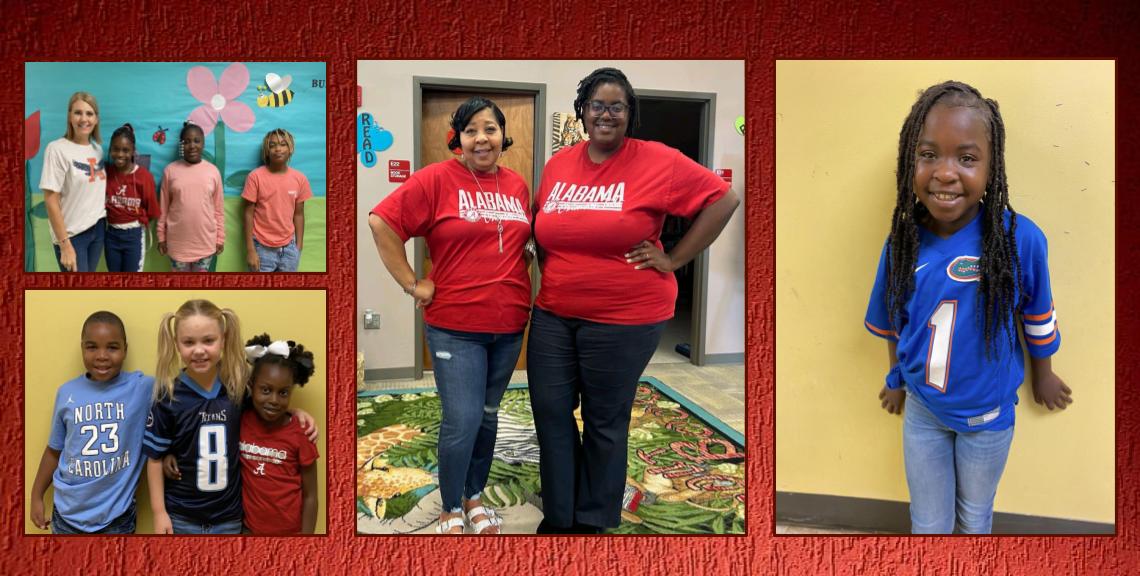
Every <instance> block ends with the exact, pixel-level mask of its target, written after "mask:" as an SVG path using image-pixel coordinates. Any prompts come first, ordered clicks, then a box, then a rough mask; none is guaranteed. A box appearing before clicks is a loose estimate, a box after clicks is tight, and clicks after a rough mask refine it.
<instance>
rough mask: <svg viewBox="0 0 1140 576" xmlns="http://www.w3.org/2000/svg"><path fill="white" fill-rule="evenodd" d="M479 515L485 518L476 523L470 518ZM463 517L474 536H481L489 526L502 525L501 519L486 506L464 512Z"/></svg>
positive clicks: (493, 510) (492, 509)
mask: <svg viewBox="0 0 1140 576" xmlns="http://www.w3.org/2000/svg"><path fill="white" fill-rule="evenodd" d="M480 515H482V516H485V518H484V519H482V520H480V521H478V522H475V521H474V520H472V518H474V517H476V516H480ZM463 517H464V518H465V519H467V523H468V524H470V525H471V530H472V531H473V532H474V533H475V534H483V531H484V530H486V529H487V528H490V527H491V526H502V525H503V518H502V517H501V516H499V515H498V514H496V513H495V509H494V508H487V507H486V506H476V507H474V508H472V509H470V510H464V511H463ZM487 536H494V534H487Z"/></svg>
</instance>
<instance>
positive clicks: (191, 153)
mask: <svg viewBox="0 0 1140 576" xmlns="http://www.w3.org/2000/svg"><path fill="white" fill-rule="evenodd" d="M205 138H206V137H205V133H204V132H202V128H201V127H199V126H197V125H196V124H193V123H191V122H186V123H184V124H183V126H182V134H181V135H180V136H179V142H180V143H179V147H180V148H181V150H182V159H181V160H178V161H176V162H171V163H170V164H169V165H167V166H166V170H163V172H162V190H161V194H160V198H161V202H162V215H161V216H159V218H158V251H159V253H160V254H162V255H163V256H167V255H169V256H170V265H171V268H172V269H173V270H174V271H175V272H208V271H209V270H210V262H211V261H212V260H213V258H214V256H216V255H219V254H221V253H222V249H223V248H224V247H225V243H226V213H225V207H224V204H223V199H222V194H223V189H222V175H221V173H219V172H218V169H217V168H216V167H215V166H214V165H213V164H210V163H209V162H206V161H204V160H203V159H202V150H203V148H204V147H205Z"/></svg>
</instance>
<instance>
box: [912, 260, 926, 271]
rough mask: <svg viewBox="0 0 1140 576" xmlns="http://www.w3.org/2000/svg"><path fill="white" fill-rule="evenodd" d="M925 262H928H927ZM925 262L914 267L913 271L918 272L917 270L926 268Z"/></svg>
mask: <svg viewBox="0 0 1140 576" xmlns="http://www.w3.org/2000/svg"><path fill="white" fill-rule="evenodd" d="M926 264H930V262H927V263H926ZM926 264H923V265H922V266H919V267H918V268H915V269H914V271H915V272H918V271H919V270H922V269H923V268H926Z"/></svg>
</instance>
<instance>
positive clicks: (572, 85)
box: [356, 60, 747, 369]
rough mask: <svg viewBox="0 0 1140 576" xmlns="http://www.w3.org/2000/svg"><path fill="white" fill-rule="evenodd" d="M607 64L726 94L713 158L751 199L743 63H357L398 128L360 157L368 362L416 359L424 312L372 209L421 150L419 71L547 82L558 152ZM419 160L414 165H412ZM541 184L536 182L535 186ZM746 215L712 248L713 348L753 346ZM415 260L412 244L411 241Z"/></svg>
mask: <svg viewBox="0 0 1140 576" xmlns="http://www.w3.org/2000/svg"><path fill="white" fill-rule="evenodd" d="M603 66H613V67H616V68H619V69H621V70H622V71H623V72H625V74H626V76H628V77H629V80H630V83H631V84H632V85H633V87H634V89H635V90H643V89H655V90H680V91H693V92H714V93H716V94H717V100H716V118H715V120H714V122H715V128H716V136H715V141H714V142H713V156H712V163H713V167H715V168H729V169H731V170H732V175H733V179H732V186H733V189H734V190H735V191H736V193H737V194H738V195H739V196H740V198H741V200H742V202H743V201H745V199H746V196H747V194H746V190H745V186H744V183H745V181H746V180H745V176H746V174H745V170H744V166H745V163H744V137H743V136H741V135H740V134H738V133H737V132H736V130H735V128H734V122H735V119H736V118H737V117H738V116H744V62H743V61H739V60H736V61H700V62H698V61H641V60H639V61H620V60H619V61H611V60H607V61H564V60H553V61H551V60H542V61H408V60H394V61H393V60H385V61H364V60H361V61H359V62H358V63H357V84H359V85H360V86H361V87H362V89H363V99H362V100H363V106H361V107H359V108H357V110H356V111H357V113H358V114H359V113H362V112H369V113H371V114H372V115H373V116H374V117H375V118H376V120H377V123H378V125H379V126H382V127H383V128H384V129H386V130H388V131H390V132H392V134H393V138H394V141H393V144H392V147H391V148H389V149H388V150H387V151H384V152H380V153H379V154H378V156H379V158H378V159H377V162H376V166H375V167H373V168H366V167H365V166H364V165H363V164H362V163H361V162H360V160H359V155H358V159H357V165H356V169H357V195H356V199H357V200H356V202H357V210H356V216H357V230H358V233H357V245H356V249H357V280H356V281H357V299H356V306H357V315H356V329H357V348H358V349H360V350H362V351H363V352H364V358H365V367H366V368H369V369H374V368H401V367H410V366H412V365H414V363H415V342H414V341H413V338H414V337H413V334H414V330H415V313H416V312H415V310H414V308H413V305H412V300H411V299H410V298H408V297H407V296H406V295H404V294H403V292H402V291H401V290H400V287H399V285H397V284H396V282H395V281H393V280H392V279H391V276H389V275H388V273H387V271H386V270H385V269H384V266H383V264H382V263H381V262H380V257H379V255H377V253H376V245H375V243H374V242H373V240H372V233H371V231H370V230H369V228H368V211H369V210H371V209H372V208H373V207H374V206H376V204H378V203H379V202H380V201H381V200H382V199H383V198H385V197H386V196H387V195H388V194H390V193H391V192H392V191H394V190H395V189H396V188H397V187H398V186H399V184H398V183H389V182H388V175H387V171H386V170H385V169H384V167H385V166H386V165H387V161H388V160H412V159H413V158H414V145H413V144H414V142H413V135H414V131H415V130H418V127H416V126H413V125H412V106H413V101H412V99H413V94H412V76H433V77H446V78H474V79H480V80H495V81H511V82H529V83H539V84H546V97H547V100H546V118H544V119H543V121H544V122H545V125H546V128H545V134H544V136H543V150H544V151H543V156H542V157H541V158H536V161H537V162H542V163H545V162H546V160H548V159H549V158H550V134H551V129H552V124H553V115H554V113H555V112H566V111H573V102H574V96H575V94H576V91H577V87H578V82H579V80H581V79H582V78H584V77H585V76H586V75H588V74H589V73H590V72H592V71H594V70H595V69H597V68H600V67H603ZM413 168H414V167H413ZM535 185H536V186H537V182H536V184H535ZM744 213H745V209H744V206H743V205H742V206H741V207H740V208H738V209H737V211H736V213H735V214H734V215H733V218H732V220H731V221H730V222H729V223H728V226H727V227H726V228H725V230H724V232H723V233H722V234H721V236H720V238H719V239H718V240H717V242H716V243H714V244H713V245H712V247H711V248H710V251H709V290H708V314H707V316H706V318H707V320H706V352H707V353H708V354H733V353H743V352H744ZM406 247H407V253H408V259H409V261H410V260H411V259H412V251H413V243H412V242H409V243H408V244H407V246H406ZM368 308H371V309H372V310H373V312H374V313H376V312H379V313H380V314H381V329H380V330H364V329H363V324H364V321H363V317H364V311H365V309H368Z"/></svg>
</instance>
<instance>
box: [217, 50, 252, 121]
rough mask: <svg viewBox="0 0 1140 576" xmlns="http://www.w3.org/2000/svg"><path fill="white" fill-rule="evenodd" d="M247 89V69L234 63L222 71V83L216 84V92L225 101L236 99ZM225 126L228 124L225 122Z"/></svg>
mask: <svg viewBox="0 0 1140 576" xmlns="http://www.w3.org/2000/svg"><path fill="white" fill-rule="evenodd" d="M248 87H249V69H248V68H246V67H245V64H242V63H241V62H235V63H233V64H230V66H229V67H228V68H226V69H225V70H223V71H222V81H221V83H219V84H218V92H220V93H221V95H222V96H225V97H226V100H234V99H236V98H237V97H238V96H241V93H242V92H245V89H246V88H248ZM226 124H229V122H228V121H227V122H226Z"/></svg>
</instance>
